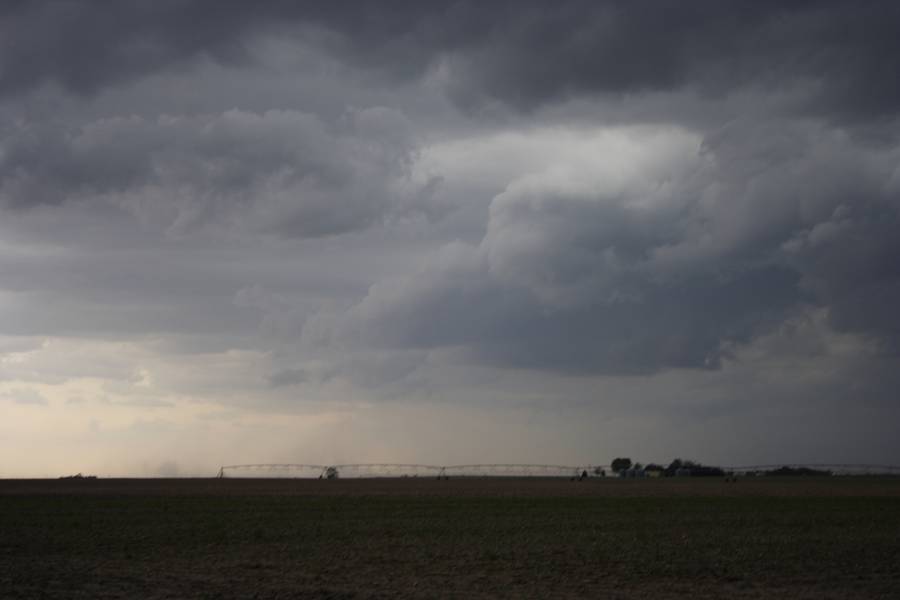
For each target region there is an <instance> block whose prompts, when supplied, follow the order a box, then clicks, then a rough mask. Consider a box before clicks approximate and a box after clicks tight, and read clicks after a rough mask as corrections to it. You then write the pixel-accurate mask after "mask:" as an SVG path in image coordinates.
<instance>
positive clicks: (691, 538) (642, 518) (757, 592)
mask: <svg viewBox="0 0 900 600" xmlns="http://www.w3.org/2000/svg"><path fill="white" fill-rule="evenodd" d="M0 597H2V598H396V597H402V598H435V597H437V598H493V597H503V598H525V597H528V598H552V597H571V598H583V597H597V598H663V599H664V598H900V478H874V477H873V478H866V477H854V478H838V477H832V478H798V479H782V478H756V479H744V480H740V481H738V482H737V483H725V482H724V481H723V480H721V479H709V480H703V479H666V480H636V481H621V480H602V479H593V480H587V481H569V480H565V479H560V480H554V479H456V480H453V479H451V480H449V481H437V480H432V479H416V478H410V479H376V480H335V481H328V480H326V481H320V480H271V479H269V480H229V479H224V480H216V479H169V480H160V479H132V480H113V479H98V480H5V481H3V480H0Z"/></svg>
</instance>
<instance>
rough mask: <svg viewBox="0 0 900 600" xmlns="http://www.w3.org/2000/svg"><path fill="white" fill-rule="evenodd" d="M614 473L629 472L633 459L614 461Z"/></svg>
mask: <svg viewBox="0 0 900 600" xmlns="http://www.w3.org/2000/svg"><path fill="white" fill-rule="evenodd" d="M610 467H611V468H612V470H613V472H614V473H621V472H622V471H627V470H628V469H630V468H631V459H630V458H616V459H614V460H613V461H612V464H611V465H610Z"/></svg>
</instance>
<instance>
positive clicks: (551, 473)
mask: <svg viewBox="0 0 900 600" xmlns="http://www.w3.org/2000/svg"><path fill="white" fill-rule="evenodd" d="M784 468H790V469H804V468H807V469H815V470H817V471H823V472H828V473H829V474H833V475H897V476H900V466H895V465H872V464H809V463H807V464H793V463H782V464H773V465H752V466H740V467H722V470H723V471H725V472H726V473H731V474H735V475H737V474H741V475H758V474H763V473H767V472H772V471H777V470H779V469H784ZM629 473H631V471H629ZM631 474H632V475H635V473H631ZM584 475H587V476H588V477H595V476H605V475H615V473H613V471H612V469H611V468H610V467H609V466H608V465H574V466H573V465H535V464H501V463H493V464H481V465H450V466H441V465H418V464H404V463H352V464H346V465H310V464H300V463H282V464H271V463H266V464H255V465H226V466H223V467H222V468H220V469H219V473H218V475H217V477H219V478H220V479H222V478H235V479H253V478H259V479H263V478H291V479H338V478H350V479H354V478H355V479H372V478H377V477H432V478H437V479H448V478H450V477H569V478H572V477H583V476H584Z"/></svg>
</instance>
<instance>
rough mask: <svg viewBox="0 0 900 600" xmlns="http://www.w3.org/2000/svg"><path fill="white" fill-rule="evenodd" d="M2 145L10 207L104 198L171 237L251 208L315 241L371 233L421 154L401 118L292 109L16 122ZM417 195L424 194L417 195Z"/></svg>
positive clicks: (261, 223)
mask: <svg viewBox="0 0 900 600" xmlns="http://www.w3.org/2000/svg"><path fill="white" fill-rule="evenodd" d="M5 133H6V135H5V138H4V139H3V140H2V141H0V150H2V153H0V203H2V204H4V205H6V206H7V207H11V208H27V207H29V206H37V205H58V204H61V203H63V202H67V201H87V202H95V203H96V202H97V201H102V202H106V203H109V204H112V205H114V206H117V207H120V208H123V209H125V210H128V211H130V212H132V213H134V214H135V215H136V216H137V217H138V218H140V219H141V220H143V221H146V222H147V223H149V224H154V225H155V224H159V225H162V226H163V227H166V228H170V229H173V230H185V229H189V228H191V227H192V226H195V225H198V224H203V223H206V222H209V221H215V220H219V221H221V220H223V219H224V220H227V219H229V218H230V217H232V213H233V212H234V211H236V210H240V209H243V211H244V213H246V212H250V213H252V214H251V215H250V216H247V215H246V214H245V215H244V218H245V220H248V221H256V225H257V226H258V227H260V228H262V229H264V230H273V231H276V232H278V233H281V234H284V235H288V236H297V237H315V236H321V235H328V234H334V233H340V232H344V231H349V230H353V229H358V228H361V227H364V226H366V225H368V224H370V223H372V222H373V221H375V220H376V219H378V218H379V217H380V216H381V215H382V214H383V213H385V212H386V211H387V210H388V209H389V208H390V207H391V205H392V203H393V202H395V200H397V199H402V196H403V191H402V190H399V189H398V190H394V191H392V192H389V191H388V188H389V187H390V185H391V180H392V179H393V178H397V177H400V176H402V174H403V172H404V170H405V169H406V165H407V164H408V161H409V155H410V152H411V151H412V148H413V143H412V138H411V132H410V130H409V126H408V123H406V122H405V120H404V118H403V116H402V115H400V114H398V113H397V112H396V111H392V110H389V109H383V108H369V109H364V110H354V111H351V112H349V113H348V114H346V115H345V116H344V117H343V118H342V119H341V120H340V122H338V123H334V124H331V125H329V124H326V123H324V122H323V121H322V120H321V119H319V118H318V117H317V116H316V115H313V114H309V113H305V112H301V111H293V110H288V111H284V110H270V111H266V112H264V113H261V114H259V113H252V112H246V111H240V110H229V111H226V112H224V113H221V114H213V115H195V116H168V115H162V116H160V117H157V118H155V119H151V118H143V117H138V116H131V117H118V116H116V117H110V118H105V119H99V120H96V121H92V122H89V123H79V124H77V125H69V124H67V123H56V122H50V123H47V122H38V123H22V122H20V123H16V124H13V125H11V126H9V127H7V128H6V131H5ZM413 194H415V192H413Z"/></svg>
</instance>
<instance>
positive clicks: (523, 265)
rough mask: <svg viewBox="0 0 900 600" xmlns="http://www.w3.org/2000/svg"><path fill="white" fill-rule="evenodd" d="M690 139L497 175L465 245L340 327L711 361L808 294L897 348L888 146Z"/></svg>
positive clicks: (805, 133) (504, 358)
mask: <svg viewBox="0 0 900 600" xmlns="http://www.w3.org/2000/svg"><path fill="white" fill-rule="evenodd" d="M753 127H756V125H754V126H753ZM675 137H676V139H677V138H678V135H676V136H675ZM689 141H690V139H689V138H688V140H683V141H681V142H674V143H670V146H671V147H670V149H669V150H668V151H667V150H665V148H666V142H665V140H664V139H657V140H654V142H653V143H652V144H650V146H651V147H654V148H656V149H657V150H656V153H655V154H656V155H654V153H650V155H649V156H645V157H640V156H634V155H628V154H627V152H626V153H625V154H626V156H627V159H626V160H628V161H631V162H630V164H628V165H627V166H624V165H621V164H620V161H621V160H622V158H621V157H615V158H614V157H612V156H603V155H602V154H601V155H600V156H599V157H598V159H599V161H600V162H598V163H597V164H594V165H591V164H590V163H589V162H588V163H586V164H584V165H582V167H581V169H583V170H579V168H575V169H563V170H562V171H560V172H555V171H554V170H553V169H552V168H551V169H549V170H548V171H547V172H545V173H537V174H531V175H528V176H526V177H524V178H522V179H521V180H518V181H514V182H512V183H511V184H510V185H509V186H508V187H507V188H506V190H505V191H504V192H503V193H501V194H499V195H498V196H496V197H495V198H494V199H493V201H492V202H491V207H490V218H489V221H488V224H487V232H486V235H485V237H484V239H483V240H482V242H481V243H480V245H478V246H477V247H476V246H467V245H462V244H456V245H451V246H448V247H446V248H445V249H444V251H443V252H442V253H440V254H438V256H437V257H436V258H435V259H434V261H433V263H432V264H430V265H429V266H427V267H426V268H425V269H423V271H422V272H421V273H419V274H417V275H412V276H408V277H404V278H402V279H400V280H398V281H389V282H384V283H383V284H378V285H376V286H374V287H373V288H372V289H371V290H370V293H369V295H368V296H367V297H366V298H365V299H364V300H363V301H362V302H361V303H360V304H359V305H358V306H357V307H356V308H355V309H354V310H353V313H352V314H353V316H354V320H353V321H350V322H348V323H343V324H342V328H343V331H345V335H350V336H351V337H352V336H354V335H356V336H359V337H360V339H363V340H369V341H370V342H371V343H375V344H386V345H389V346H394V347H396V346H399V347H406V346H409V347H421V348H436V347H460V348H462V349H463V350H464V351H465V352H466V353H467V354H468V355H469V357H468V360H472V361H479V360H485V361H488V362H490V363H493V364H501V365H509V366H517V367H528V368H550V369H561V370H568V369H573V370H579V371H596V372H614V373H617V372H626V373H628V372H645V371H648V370H649V371H652V370H656V369H660V368H667V367H695V368H709V367H717V366H719V364H720V362H721V359H722V358H723V356H727V355H728V353H729V352H730V348H731V347H732V346H733V345H734V344H735V343H746V342H748V341H749V340H751V339H752V338H753V337H755V336H758V335H761V334H763V333H766V332H767V331H769V330H771V328H773V327H776V326H778V325H779V324H780V323H782V322H783V321H784V320H785V319H787V318H789V317H791V315H793V314H796V313H797V312H798V311H799V310H801V309H802V308H803V307H804V306H809V305H814V306H822V307H826V308H827V309H828V313H829V318H830V320H831V322H832V323H833V325H834V326H835V327H838V328H839V329H841V330H844V331H852V332H857V333H861V334H865V335H869V336H872V337H874V338H876V339H878V340H881V341H882V342H884V344H885V348H895V347H896V344H897V339H898V338H897V321H896V311H895V310H894V309H893V306H895V300H896V299H897V297H896V294H897V289H898V283H900V272H898V270H897V267H896V261H895V260H894V259H893V257H895V256H896V252H897V249H898V248H897V241H896V240H897V235H896V233H897V219H898V210H900V198H898V194H897V191H898V190H897V187H896V182H897V171H896V164H897V158H898V156H897V151H896V149H894V148H884V147H879V146H875V147H870V146H867V145H866V144H865V143H859V142H854V141H852V140H849V139H846V138H845V137H843V136H835V135H834V134H832V133H831V132H830V131H828V130H827V129H824V130H823V129H818V128H812V129H810V128H807V127H804V126H797V127H794V126H792V125H790V124H786V123H782V124H781V125H780V126H779V129H778V132H777V133H776V132H775V131H774V130H764V131H763V132H762V133H761V132H759V131H753V130H748V129H746V128H745V127H742V126H738V125H733V126H730V127H729V128H728V129H726V130H724V131H720V132H717V133H716V134H714V135H711V136H708V137H707V138H706V139H705V140H704V142H703V144H702V145H700V146H698V147H693V148H692V147H691V146H690V143H689ZM645 143H646V141H645ZM660 148H662V149H663V150H659V149H660ZM616 150H619V151H622V150H621V149H618V148H616V147H612V148H610V149H609V151H610V152H612V151H616ZM685 154H687V155H689V156H688V157H687V160H685V156H684V155H685ZM623 172H624V174H623Z"/></svg>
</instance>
